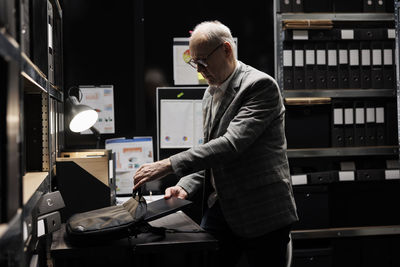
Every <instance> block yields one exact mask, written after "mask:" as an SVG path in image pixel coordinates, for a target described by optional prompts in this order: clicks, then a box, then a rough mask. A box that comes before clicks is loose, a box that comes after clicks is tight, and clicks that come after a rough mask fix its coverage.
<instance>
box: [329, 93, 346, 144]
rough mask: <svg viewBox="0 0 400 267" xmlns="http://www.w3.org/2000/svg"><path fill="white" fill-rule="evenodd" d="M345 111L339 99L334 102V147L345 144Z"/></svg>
mask: <svg viewBox="0 0 400 267" xmlns="http://www.w3.org/2000/svg"><path fill="white" fill-rule="evenodd" d="M343 126H344V111H343V105H342V104H341V103H340V101H338V100H334V101H333V102H332V147H343V146H344V127H343Z"/></svg>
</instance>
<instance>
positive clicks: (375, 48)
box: [371, 41, 383, 89]
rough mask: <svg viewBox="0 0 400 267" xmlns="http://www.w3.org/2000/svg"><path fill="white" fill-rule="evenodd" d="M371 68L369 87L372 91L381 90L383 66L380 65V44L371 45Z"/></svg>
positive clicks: (377, 42) (378, 42) (373, 43)
mask: <svg viewBox="0 0 400 267" xmlns="http://www.w3.org/2000/svg"><path fill="white" fill-rule="evenodd" d="M371 49H372V67H371V87H372V88H374V89H382V88H383V64H382V42H380V41H376V42H372V43H371Z"/></svg>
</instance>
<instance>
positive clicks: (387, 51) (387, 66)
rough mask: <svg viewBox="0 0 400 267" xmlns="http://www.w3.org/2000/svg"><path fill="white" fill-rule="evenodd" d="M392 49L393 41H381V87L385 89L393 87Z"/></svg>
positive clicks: (393, 66) (393, 65)
mask: <svg viewBox="0 0 400 267" xmlns="http://www.w3.org/2000/svg"><path fill="white" fill-rule="evenodd" d="M394 51H395V50H394V42H393V41H387V42H384V43H383V87H384V88H385V89H394V88H395V64H394V61H393V59H394Z"/></svg>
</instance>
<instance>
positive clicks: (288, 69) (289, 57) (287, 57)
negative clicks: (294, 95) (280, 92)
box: [283, 42, 293, 90]
mask: <svg viewBox="0 0 400 267" xmlns="http://www.w3.org/2000/svg"><path fill="white" fill-rule="evenodd" d="M283 89H284V90H292V89H293V51H292V44H291V43H287V42H285V43H283Z"/></svg>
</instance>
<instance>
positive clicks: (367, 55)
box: [360, 42, 371, 89]
mask: <svg viewBox="0 0 400 267" xmlns="http://www.w3.org/2000/svg"><path fill="white" fill-rule="evenodd" d="M360 53H361V88H362V89H370V88H371V49H370V43H369V42H360Z"/></svg>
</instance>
